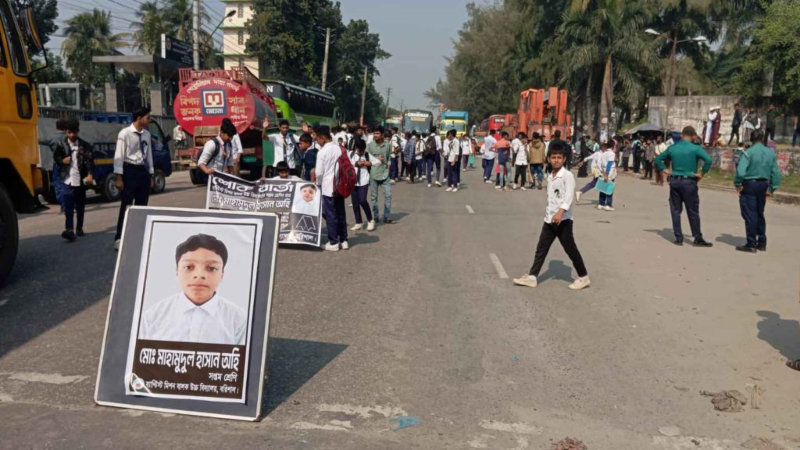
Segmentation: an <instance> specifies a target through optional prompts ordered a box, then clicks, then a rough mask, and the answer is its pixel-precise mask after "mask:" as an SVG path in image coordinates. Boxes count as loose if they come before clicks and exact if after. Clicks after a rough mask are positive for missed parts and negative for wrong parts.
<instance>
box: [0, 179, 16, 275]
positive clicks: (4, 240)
mask: <svg viewBox="0 0 800 450" xmlns="http://www.w3.org/2000/svg"><path fill="white" fill-rule="evenodd" d="M18 247H19V225H18V223H17V212H16V211H15V210H14V202H13V201H11V197H9V195H8V191H6V188H5V187H3V186H0V287H2V286H3V285H4V284H5V282H6V280H7V279H8V276H9V274H11V269H12V268H13V267H14V260H15V259H16V258H17V248H18Z"/></svg>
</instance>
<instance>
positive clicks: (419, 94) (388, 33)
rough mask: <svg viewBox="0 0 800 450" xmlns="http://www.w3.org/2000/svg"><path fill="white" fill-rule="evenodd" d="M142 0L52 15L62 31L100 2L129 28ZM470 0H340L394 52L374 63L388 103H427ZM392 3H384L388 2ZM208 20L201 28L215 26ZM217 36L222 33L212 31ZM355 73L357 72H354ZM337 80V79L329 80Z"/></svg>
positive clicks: (214, 8)
mask: <svg viewBox="0 0 800 450" xmlns="http://www.w3.org/2000/svg"><path fill="white" fill-rule="evenodd" d="M142 1H143V0H103V1H101V2H97V1H95V0H59V1H58V6H59V16H58V18H57V19H56V21H57V24H58V26H59V27H60V29H59V31H57V32H56V35H59V34H62V33H63V27H64V24H63V22H64V20H66V19H68V18H70V17H72V16H73V15H75V14H77V13H80V12H85V11H89V10H91V9H92V8H94V7H97V6H98V5H102V8H103V9H106V10H109V11H111V14H112V32H114V33H122V32H128V31H130V24H131V21H133V20H135V16H134V12H135V9H136V8H138V6H139V4H140V3H142ZM202 1H203V3H204V4H205V5H206V7H207V8H208V9H209V10H210V11H211V12H210V13H209V14H210V16H211V18H212V19H213V20H214V21H216V20H219V19H221V17H222V13H223V11H224V9H225V8H224V5H223V4H222V3H221V2H219V1H217V0H202ZM467 3H468V0H400V1H397V2H389V1H383V0H380V1H376V0H341V4H342V15H343V19H344V22H345V24H346V23H347V22H349V21H350V20H351V19H365V20H367V22H368V23H369V28H370V31H371V32H377V33H378V34H379V35H380V38H381V47H382V48H383V49H384V50H385V51H387V52H389V53H390V54H391V55H392V57H391V58H389V59H386V60H383V61H380V62H378V64H377V67H378V70H379V71H380V73H381V75H380V77H378V78H377V79H376V80H375V84H376V88H377V89H378V91H379V92H381V93H382V94H383V95H384V96H386V93H387V89H388V88H391V89H392V94H391V98H390V101H389V103H390V106H392V107H393V108H399V107H400V105H401V101H402V104H403V105H404V107H405V108H426V109H427V106H428V100H427V99H426V98H425V97H424V95H423V93H424V92H425V91H426V90H428V89H430V88H431V87H434V86H435V85H436V82H437V81H438V80H439V79H440V78H443V77H444V68H445V65H446V64H447V61H446V60H445V57H447V56H452V54H453V42H452V41H453V40H454V39H456V38H457V37H458V31H459V30H460V29H461V27H462V26H463V24H464V22H466V20H467V9H466V4H467ZM391 4H393V5H396V6H392V7H388V6H386V5H391ZM215 25H216V23H214V24H213V25H211V24H209V25H208V26H206V27H204V28H207V29H208V28H213V27H214V26H215ZM215 38H216V39H217V40H218V41H221V39H222V33H217V34H215ZM62 41H63V38H60V37H53V38H51V40H50V42H49V43H48V44H47V47H48V48H49V49H50V50H51V51H53V52H56V53H57V52H59V49H60V47H61V42H62ZM353 76H358V74H353ZM333 81H335V80H333Z"/></svg>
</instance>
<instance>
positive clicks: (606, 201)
mask: <svg viewBox="0 0 800 450" xmlns="http://www.w3.org/2000/svg"><path fill="white" fill-rule="evenodd" d="M615 157H616V154H615V153H614V150H613V149H611V147H609V146H608V144H605V149H604V150H603V155H602V157H601V158H600V172H601V175H600V176H602V177H603V180H605V181H606V182H609V181H615V180H616V179H617V163H616V161H615ZM597 209H602V210H605V211H614V192H612V193H611V194H606V193H605V192H600V196H599V202H598V204H597Z"/></svg>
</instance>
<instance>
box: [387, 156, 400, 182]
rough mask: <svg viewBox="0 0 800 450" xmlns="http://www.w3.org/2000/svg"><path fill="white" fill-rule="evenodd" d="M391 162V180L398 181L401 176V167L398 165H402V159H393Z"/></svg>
mask: <svg viewBox="0 0 800 450" xmlns="http://www.w3.org/2000/svg"><path fill="white" fill-rule="evenodd" d="M391 161H392V162H391V166H389V178H391V179H392V180H397V177H399V176H400V172H399V171H398V167H400V166H399V165H398V164H402V163H401V162H400V158H399V157H397V156H395V157H394V158H392V159H391Z"/></svg>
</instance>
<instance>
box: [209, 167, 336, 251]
mask: <svg viewBox="0 0 800 450" xmlns="http://www.w3.org/2000/svg"><path fill="white" fill-rule="evenodd" d="M321 200H322V196H321V193H320V191H319V188H318V187H317V186H316V185H315V184H314V183H310V182H308V181H299V180H282V179H270V180H264V181H259V182H252V181H247V180H243V179H241V178H239V177H236V176H233V175H229V174H227V173H219V172H215V173H213V174H212V175H211V176H210V177H209V180H208V192H207V196H206V208H208V209H227V210H234V211H246V212H270V213H275V214H277V215H278V217H280V233H279V237H278V242H279V243H281V244H305V245H311V246H315V247H319V246H320V244H321V242H322V227H321V226H320V225H321V217H320V216H321V206H322V201H321Z"/></svg>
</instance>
